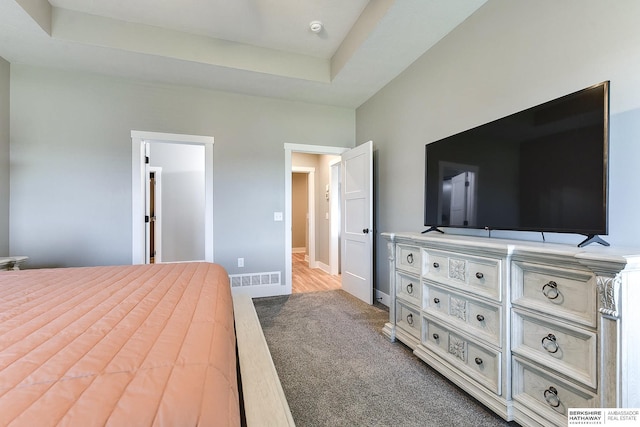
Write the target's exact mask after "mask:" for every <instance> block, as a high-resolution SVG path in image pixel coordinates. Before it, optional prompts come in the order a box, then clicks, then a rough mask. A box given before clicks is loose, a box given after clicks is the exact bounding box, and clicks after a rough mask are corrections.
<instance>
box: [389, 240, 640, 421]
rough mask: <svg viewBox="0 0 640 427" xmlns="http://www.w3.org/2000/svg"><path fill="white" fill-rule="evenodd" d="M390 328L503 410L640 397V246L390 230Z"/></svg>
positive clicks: (515, 416)
mask: <svg viewBox="0 0 640 427" xmlns="http://www.w3.org/2000/svg"><path fill="white" fill-rule="evenodd" d="M383 236H384V237H385V238H386V239H387V240H388V250H389V269H390V293H391V305H390V308H389V315H390V316H389V317H390V319H389V323H387V324H386V325H385V327H384V329H383V332H384V333H385V335H386V336H388V337H389V339H391V340H392V341H393V340H395V339H398V340H400V341H402V342H403V343H405V344H406V345H408V346H409V347H411V348H412V349H413V350H414V354H415V355H416V356H417V357H419V358H420V359H422V360H424V361H425V362H426V363H428V364H429V365H431V366H432V367H434V368H435V369H436V370H438V371H439V372H441V373H442V374H443V375H445V376H446V377H447V378H448V379H449V380H451V381H452V382H454V383H455V384H457V385H458V386H460V387H461V388H462V389H464V390H465V391H466V392H468V393H469V394H471V395H473V396H474V397H475V398H476V399H478V400H479V401H480V402H482V403H483V404H485V405H486V406H487V407H489V408H490V409H492V410H493V411H494V412H496V413H497V414H499V415H500V416H501V417H503V418H505V419H506V420H516V421H517V422H518V423H520V424H522V425H526V426H528V425H534V426H535V425H541V426H549V425H558V426H565V425H567V411H568V409H569V408H601V407H633V408H637V407H640V356H638V355H640V308H638V307H634V303H635V304H636V305H640V251H638V252H635V253H634V252H633V251H630V252H622V251H620V250H618V249H616V248H605V247H602V246H590V247H586V248H577V247H572V246H568V245H558V244H543V243H535V242H526V241H511V240H503V239H489V238H476V237H467V236H455V235H442V234H436V233H434V234H429V235H421V234H413V233H383Z"/></svg>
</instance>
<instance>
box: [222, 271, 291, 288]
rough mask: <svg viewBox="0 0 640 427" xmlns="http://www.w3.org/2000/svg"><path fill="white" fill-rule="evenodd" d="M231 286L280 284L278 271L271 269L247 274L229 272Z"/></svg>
mask: <svg viewBox="0 0 640 427" xmlns="http://www.w3.org/2000/svg"><path fill="white" fill-rule="evenodd" d="M229 280H230V281H231V287H232V288H238V287H241V286H262V285H280V284H281V282H280V272H279V271H271V272H267V273H249V274H230V275H229Z"/></svg>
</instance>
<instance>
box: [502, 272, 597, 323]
mask: <svg viewBox="0 0 640 427" xmlns="http://www.w3.org/2000/svg"><path fill="white" fill-rule="evenodd" d="M511 274H512V283H513V286H512V288H513V293H512V295H513V297H512V298H513V299H512V301H513V303H514V304H516V305H519V306H522V307H528V308H532V309H535V310H537V311H542V312H545V313H547V314H551V315H552V316H554V317H560V318H564V319H567V320H571V321H574V322H578V323H581V324H584V325H587V326H591V327H595V326H596V319H597V300H596V298H597V295H596V278H595V275H593V274H592V273H587V272H584V271H581V270H573V269H562V268H554V267H549V266H546V265H539V264H530V263H526V262H518V261H515V262H513V264H512V271H511Z"/></svg>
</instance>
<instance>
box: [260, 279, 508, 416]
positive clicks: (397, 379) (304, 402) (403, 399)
mask: <svg viewBox="0 0 640 427" xmlns="http://www.w3.org/2000/svg"><path fill="white" fill-rule="evenodd" d="M254 304H255V307H256V311H257V313H258V317H259V319H260V322H261V324H262V329H263V331H264V335H265V338H266V340H267V343H268V345H269V349H270V351H271V355H272V357H273V361H274V364H275V366H276V370H277V371H278V375H279V376H280V381H281V382H282V387H283V389H284V393H285V395H286V397H287V400H288V402H289V406H290V408H291V412H292V414H293V419H294V421H295V422H296V425H297V426H299V427H304V426H421V427H429V426H438V427H448V426H452V427H453V426H455V427H457V426H513V425H516V424H514V423H507V422H505V421H504V420H502V419H501V418H499V417H498V416H496V415H495V414H493V413H492V412H490V411H489V410H488V409H486V408H485V407H484V406H482V405H481V404H480V403H478V402H477V401H476V400H475V399H473V398H472V397H470V396H469V395H467V394H466V393H464V392H463V391H461V390H460V389H459V388H458V387H456V386H455V385H454V384H453V383H451V382H449V381H448V380H447V379H446V378H444V377H443V376H441V375H440V374H438V373H437V372H436V371H434V370H433V369H431V368H430V367H429V366H428V365H427V364H425V363H424V362H422V361H421V360H420V359H418V358H417V357H415V356H414V355H413V354H412V352H411V349H409V348H408V347H406V346H405V345H403V344H401V343H400V342H395V343H392V342H390V341H389V340H388V339H387V338H386V337H385V336H384V335H382V332H381V329H382V327H383V325H384V323H385V322H386V321H387V320H388V318H389V312H388V311H387V310H386V307H384V306H369V305H367V304H365V303H363V302H361V301H359V300H357V299H356V298H354V297H352V296H351V295H349V294H348V293H346V292H344V291H341V290H339V291H328V292H314V293H308V294H293V295H291V296H284V297H269V298H259V299H254Z"/></svg>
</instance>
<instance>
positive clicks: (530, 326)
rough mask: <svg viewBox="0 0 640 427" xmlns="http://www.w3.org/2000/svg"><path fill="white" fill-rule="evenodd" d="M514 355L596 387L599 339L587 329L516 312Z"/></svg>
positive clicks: (514, 315) (514, 317) (512, 348)
mask: <svg viewBox="0 0 640 427" xmlns="http://www.w3.org/2000/svg"><path fill="white" fill-rule="evenodd" d="M512 331H513V339H512V344H511V345H512V347H511V351H512V352H513V353H514V354H517V355H520V356H523V357H526V358H529V359H531V360H533V361H535V362H537V363H539V364H540V365H541V366H544V367H545V368H547V369H550V370H554V371H556V372H559V373H561V374H562V375H565V376H567V377H569V378H571V379H572V380H576V381H579V382H581V383H582V384H584V385H586V386H588V387H591V388H594V389H595V388H596V386H597V365H596V362H597V353H596V349H597V337H596V334H595V333H594V332H591V331H588V330H586V329H582V328H578V327H574V326H570V325H568V324H562V323H560V322H552V321H545V320H542V319H541V318H540V316H536V315H535V314H531V313H525V312H521V311H519V310H516V309H514V310H513V318H512Z"/></svg>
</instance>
